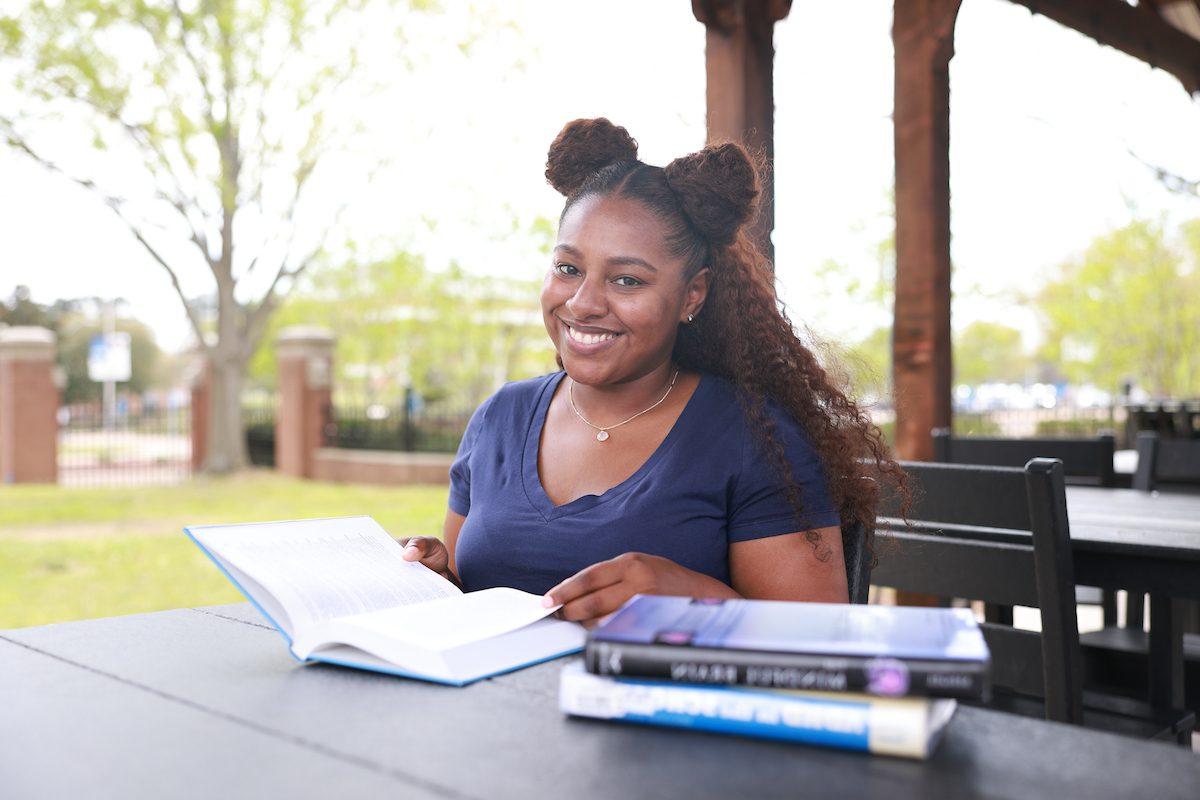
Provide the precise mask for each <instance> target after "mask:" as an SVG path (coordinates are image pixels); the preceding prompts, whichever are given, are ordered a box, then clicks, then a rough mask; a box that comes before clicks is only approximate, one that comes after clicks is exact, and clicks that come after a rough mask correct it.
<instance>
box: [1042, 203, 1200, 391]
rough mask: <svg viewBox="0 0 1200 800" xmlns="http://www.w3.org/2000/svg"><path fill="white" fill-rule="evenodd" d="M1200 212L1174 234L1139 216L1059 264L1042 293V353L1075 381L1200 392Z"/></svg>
mask: <svg viewBox="0 0 1200 800" xmlns="http://www.w3.org/2000/svg"><path fill="white" fill-rule="evenodd" d="M1197 264H1200V220H1197V221H1195V222H1191V223H1189V224H1187V225H1185V226H1183V228H1182V230H1181V231H1180V235H1179V236H1178V237H1175V238H1174V239H1172V238H1170V237H1168V236H1167V233H1166V231H1165V230H1164V227H1163V224H1162V223H1161V222H1156V221H1153V220H1134V221H1133V222H1131V223H1129V224H1128V225H1126V226H1124V227H1123V228H1119V229H1117V230H1114V231H1112V232H1110V233H1107V234H1105V235H1103V236H1100V237H1098V238H1097V239H1096V240H1095V241H1093V242H1092V244H1091V246H1090V247H1088V249H1087V251H1086V252H1085V253H1084V255H1083V257H1082V258H1080V259H1077V260H1073V261H1069V262H1067V263H1064V264H1063V265H1061V267H1059V269H1058V270H1057V273H1056V274H1055V275H1054V276H1053V277H1052V278H1051V279H1050V280H1049V281H1048V282H1047V283H1046V285H1045V286H1044V287H1043V288H1042V290H1041V292H1040V294H1039V295H1038V297H1037V305H1038V310H1039V312H1040V314H1041V316H1042V317H1043V319H1044V321H1045V331H1046V343H1045V346H1044V347H1043V349H1042V352H1041V353H1040V356H1041V358H1042V359H1044V360H1046V361H1050V362H1053V363H1057V364H1059V365H1060V366H1061V369H1062V371H1063V373H1064V374H1065V375H1066V376H1067V377H1068V378H1069V379H1071V380H1073V381H1076V382H1080V383H1086V382H1091V383H1095V384H1097V385H1099V386H1102V387H1105V388H1107V389H1110V390H1116V389H1117V388H1118V387H1119V386H1120V385H1121V384H1122V383H1123V382H1124V381H1126V380H1129V379H1133V380H1134V381H1136V382H1137V384H1139V385H1141V386H1143V387H1145V388H1146V389H1148V390H1149V391H1151V392H1153V393H1155V394H1157V395H1160V396H1180V395H1185V394H1194V393H1197V392H1200V270H1198V269H1197Z"/></svg>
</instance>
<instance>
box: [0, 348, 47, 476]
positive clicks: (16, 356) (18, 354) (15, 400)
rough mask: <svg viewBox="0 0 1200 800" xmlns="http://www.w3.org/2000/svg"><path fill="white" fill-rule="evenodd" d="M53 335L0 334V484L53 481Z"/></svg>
mask: <svg viewBox="0 0 1200 800" xmlns="http://www.w3.org/2000/svg"><path fill="white" fill-rule="evenodd" d="M54 353H55V337H54V332H53V331H50V330H47V329H46V328H34V327H13V328H4V329H2V330H0V480H2V481H3V482H4V483H56V482H57V481H58V400H59V388H58V385H57V384H56V382H55V379H54Z"/></svg>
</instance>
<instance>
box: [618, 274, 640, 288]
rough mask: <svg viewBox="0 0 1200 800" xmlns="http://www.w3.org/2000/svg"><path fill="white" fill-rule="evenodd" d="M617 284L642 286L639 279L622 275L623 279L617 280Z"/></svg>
mask: <svg viewBox="0 0 1200 800" xmlns="http://www.w3.org/2000/svg"><path fill="white" fill-rule="evenodd" d="M621 281H629V283H622V282H621ZM616 283H617V285H618V286H641V285H642V282H641V281H639V280H638V279H637V278H635V277H633V276H632V275H622V276H621V277H619V278H617V280H616Z"/></svg>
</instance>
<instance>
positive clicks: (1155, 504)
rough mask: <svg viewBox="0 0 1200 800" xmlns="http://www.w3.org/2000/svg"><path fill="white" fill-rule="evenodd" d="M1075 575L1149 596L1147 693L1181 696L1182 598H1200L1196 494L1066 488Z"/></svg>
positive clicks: (1174, 702)
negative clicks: (1148, 680) (1146, 593)
mask: <svg viewBox="0 0 1200 800" xmlns="http://www.w3.org/2000/svg"><path fill="white" fill-rule="evenodd" d="M1067 516H1068V518H1069V519H1070V523H1071V551H1072V553H1073V554H1074V556H1075V580H1076V581H1077V582H1078V583H1080V584H1083V585H1085V586H1099V587H1100V588H1102V589H1128V590H1131V591H1135V592H1148V593H1149V594H1150V656H1149V657H1150V665H1149V677H1150V686H1149V697H1148V699H1149V700H1150V702H1151V703H1153V704H1155V705H1158V706H1173V707H1175V708H1181V707H1182V706H1183V704H1184V702H1183V670H1184V667H1183V619H1184V617H1185V614H1186V611H1185V608H1184V606H1183V601H1185V600H1200V495H1191V494H1172V493H1167V492H1162V493H1160V492H1141V491H1137V490H1135V489H1103V488H1097V487H1090V486H1068V487H1067Z"/></svg>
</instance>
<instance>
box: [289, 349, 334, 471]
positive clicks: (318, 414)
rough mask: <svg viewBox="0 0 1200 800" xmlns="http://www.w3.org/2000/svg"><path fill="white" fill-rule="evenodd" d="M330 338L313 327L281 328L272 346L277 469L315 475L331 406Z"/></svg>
mask: <svg viewBox="0 0 1200 800" xmlns="http://www.w3.org/2000/svg"><path fill="white" fill-rule="evenodd" d="M333 345H334V338H333V334H332V333H331V332H330V331H328V330H326V329H324V328H318V327H314V326H311V325H295V326H292V327H289V328H284V329H283V330H282V331H280V333H279V338H278V339H277V340H276V343H275V359H276V364H277V366H278V372H279V408H278V410H277V411H276V414H275V468H276V469H277V470H279V471H280V472H281V473H283V474H284V475H293V476H295V477H298V478H311V477H312V476H313V456H314V454H315V453H316V450H317V448H319V447H322V446H323V445H324V443H325V435H324V427H325V422H326V421H327V418H328V414H329V409H330V405H331V403H332V399H333V398H332V377H333Z"/></svg>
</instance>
